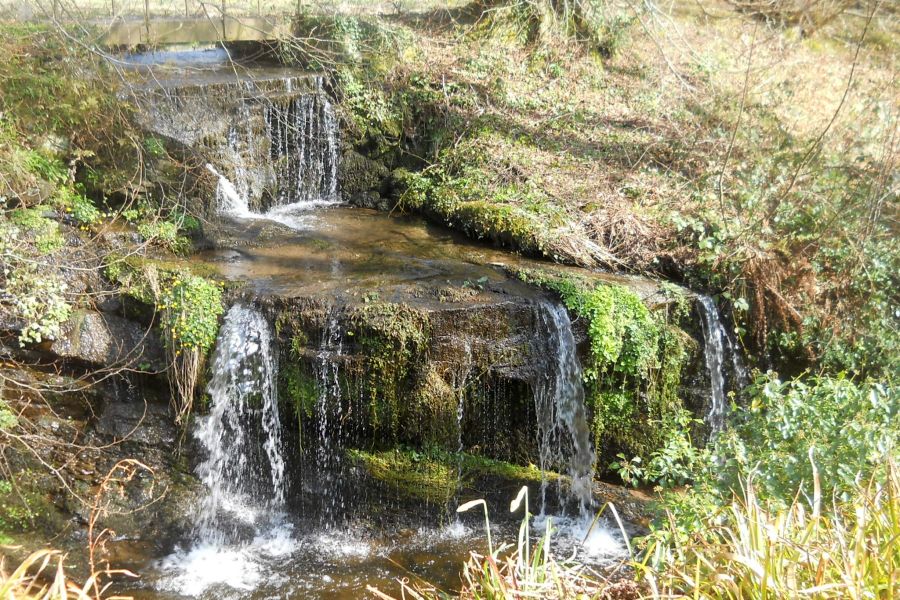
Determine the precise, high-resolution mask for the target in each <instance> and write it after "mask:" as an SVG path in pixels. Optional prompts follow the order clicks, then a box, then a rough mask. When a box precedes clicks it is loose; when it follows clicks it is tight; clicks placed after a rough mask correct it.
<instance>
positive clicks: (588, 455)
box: [534, 301, 624, 560]
mask: <svg viewBox="0 0 900 600" xmlns="http://www.w3.org/2000/svg"><path fill="white" fill-rule="evenodd" d="M535 310H536V320H537V323H538V327H537V331H538V333H539V334H540V336H541V339H542V341H543V344H542V345H541V348H540V350H541V351H542V352H544V361H545V362H544V368H543V370H542V372H541V374H540V375H539V378H538V381H537V382H536V385H535V391H534V400H535V413H536V416H537V430H538V453H539V461H540V467H541V472H542V478H541V479H542V481H541V513H540V515H539V516H538V517H536V518H535V521H534V527H535V528H536V529H537V530H538V531H543V530H544V527H545V526H546V522H547V519H550V520H552V522H553V527H554V529H555V530H556V533H555V534H554V538H555V540H556V543H557V544H560V545H561V547H568V548H572V549H575V550H576V551H578V552H582V553H584V554H586V555H588V556H591V557H593V558H594V559H598V560H600V559H602V557H611V556H617V555H621V552H622V551H623V548H624V546H623V543H622V540H621V539H620V537H619V535H618V534H617V533H616V532H615V531H614V530H613V529H612V528H611V527H609V526H608V525H607V524H606V523H605V522H600V521H598V520H595V519H594V518H593V515H592V513H591V509H592V507H593V474H594V463H595V461H596V457H595V455H594V451H593V449H592V448H591V431H590V426H589V424H588V420H587V411H586V409H585V404H584V384H583V382H582V370H581V363H580V362H579V361H578V354H577V351H576V345H575V336H574V334H573V333H572V322H571V321H570V319H569V314H568V312H567V311H566V309H565V307H564V306H562V305H559V304H551V303H549V302H546V301H543V302H539V303H538V304H537V305H536V308H535ZM553 468H565V469H566V470H567V474H568V476H569V496H570V497H571V498H574V499H575V501H576V502H577V504H578V514H577V515H576V516H574V517H568V516H565V515H564V514H563V515H549V514H547V512H546V510H547V478H546V476H545V475H543V474H544V473H546V471H547V470H549V469H553ZM558 491H559V495H560V498H559V503H560V505H561V508H563V509H564V507H565V504H566V499H565V498H564V497H563V494H562V488H561V487H560V488H558Z"/></svg>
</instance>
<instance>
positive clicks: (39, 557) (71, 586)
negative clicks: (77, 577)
mask: <svg viewBox="0 0 900 600" xmlns="http://www.w3.org/2000/svg"><path fill="white" fill-rule="evenodd" d="M4 562H5V561H3V560H0V598H2V599H3V600H67V599H72V600H117V599H120V600H121V599H124V598H125V597H123V596H111V595H108V594H106V587H105V586H101V585H99V583H98V581H99V578H100V577H99V576H100V575H102V576H107V575H113V574H124V575H129V576H133V574H131V573H129V572H128V571H104V572H103V573H99V574H95V575H92V576H91V577H89V578H88V579H87V581H86V582H85V583H84V584H83V585H78V584H77V583H75V582H74V581H72V580H71V579H70V578H69V576H68V574H67V573H66V568H65V564H64V562H65V555H64V554H61V553H59V552H57V551H55V550H38V551H37V552H33V553H31V554H29V555H28V556H27V557H26V558H25V559H24V560H23V561H22V562H21V563H19V565H18V566H17V567H16V568H15V569H13V570H12V571H11V572H10V571H7V569H6V565H5V564H4Z"/></svg>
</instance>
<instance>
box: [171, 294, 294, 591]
mask: <svg viewBox="0 0 900 600" xmlns="http://www.w3.org/2000/svg"><path fill="white" fill-rule="evenodd" d="M210 372H211V374H212V377H211V379H210V382H209V385H208V386H207V390H206V391H207V393H208V394H209V397H210V410H209V414H207V415H205V416H202V417H199V418H198V424H197V425H196V426H195V428H194V436H195V438H196V439H197V442H198V446H199V447H200V449H201V450H202V452H203V453H204V455H205V458H204V459H203V460H202V461H201V462H200V463H199V464H198V466H197V468H196V473H197V476H198V478H199V479H200V481H201V482H202V483H203V484H204V487H205V490H206V493H205V495H204V496H203V497H202V500H201V502H200V504H199V506H198V508H197V511H196V515H195V520H194V523H195V525H194V528H193V531H192V534H191V540H192V541H191V543H190V545H189V546H188V547H184V548H178V549H176V551H175V552H174V553H173V554H172V555H171V556H169V557H167V558H165V559H163V561H162V568H163V570H165V571H167V572H168V573H169V575H168V577H166V578H165V579H163V580H162V581H161V582H160V587H161V588H162V589H165V590H171V591H177V592H179V593H182V594H186V595H190V596H196V595H200V594H202V593H203V592H205V591H206V590H207V589H208V588H210V587H214V586H217V585H225V586H227V587H229V588H234V589H252V587H254V586H255V585H256V584H257V583H258V582H259V580H260V578H261V577H262V576H263V565H264V562H263V561H265V560H266V559H267V558H272V557H277V556H281V555H284V554H286V553H289V552H290V551H291V550H292V549H293V540H292V539H291V528H290V525H288V524H287V523H286V521H285V518H284V512H283V505H284V500H285V497H284V495H285V458H284V456H283V452H282V442H281V433H282V428H281V421H280V417H279V412H278V395H277V389H276V372H277V362H276V355H275V352H274V349H273V344H272V332H271V329H270V327H269V324H268V322H267V321H266V319H265V317H264V316H263V315H262V314H261V313H260V312H259V311H257V310H255V309H253V308H251V307H248V306H244V305H242V304H236V305H234V306H232V307H231V309H230V310H229V311H228V314H226V315H225V319H224V321H223V323H222V326H221V328H220V330H219V336H218V339H217V340H216V348H215V353H214V355H213V359H212V366H211V369H210Z"/></svg>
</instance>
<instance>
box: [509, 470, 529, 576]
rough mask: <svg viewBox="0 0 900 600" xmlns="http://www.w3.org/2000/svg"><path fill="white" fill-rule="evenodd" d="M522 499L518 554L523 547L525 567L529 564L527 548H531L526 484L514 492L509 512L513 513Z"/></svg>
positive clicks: (520, 553)
mask: <svg viewBox="0 0 900 600" xmlns="http://www.w3.org/2000/svg"><path fill="white" fill-rule="evenodd" d="M523 500H524V501H525V516H524V517H523V518H522V524H521V525H520V526H519V555H520V556H521V555H522V552H523V549H524V553H525V562H524V563H522V564H524V566H525V568H526V569H527V568H528V566H529V564H530V562H529V557H528V553H529V549H530V548H531V537H530V535H529V533H530V529H531V527H530V525H529V523H528V521H529V519H530V518H531V513H530V512H529V511H528V486H527V485H523V486H522V489H520V490H519V493H518V494H516V497H515V499H513V501H512V502H510V503H509V512H512V513H514V512H516V511H517V510H519V506H521V504H522V501H523Z"/></svg>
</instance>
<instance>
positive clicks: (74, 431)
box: [0, 367, 197, 567]
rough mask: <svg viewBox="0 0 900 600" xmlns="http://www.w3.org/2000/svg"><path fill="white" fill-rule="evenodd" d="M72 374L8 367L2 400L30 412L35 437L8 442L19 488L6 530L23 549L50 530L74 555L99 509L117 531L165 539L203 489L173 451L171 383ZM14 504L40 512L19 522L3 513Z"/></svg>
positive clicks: (29, 431) (79, 553) (26, 425)
mask: <svg viewBox="0 0 900 600" xmlns="http://www.w3.org/2000/svg"><path fill="white" fill-rule="evenodd" d="M74 375H75V376H67V375H57V374H50V373H45V372H42V371H39V370H36V369H34V368H29V367H21V368H3V371H2V379H3V381H4V389H3V398H4V401H5V402H6V403H7V405H8V406H9V407H10V409H11V410H13V411H15V412H16V413H17V414H20V415H22V416H23V417H25V418H22V419H20V420H19V428H20V429H21V431H20V433H23V434H25V436H24V438H23V439H25V440H28V442H27V443H28V448H26V447H24V446H23V445H21V444H12V445H10V446H9V447H7V448H6V451H5V458H6V459H7V460H8V461H9V463H8V464H9V465H10V467H11V468H13V469H14V470H15V473H16V474H17V476H16V485H17V486H18V487H19V490H18V492H16V493H14V496H11V497H10V498H4V499H3V503H2V508H0V514H2V516H3V517H4V521H3V522H4V527H3V528H4V531H3V533H4V534H8V535H11V536H13V538H14V539H17V540H21V542H22V543H23V544H25V545H26V549H25V550H26V552H27V551H30V550H33V549H34V547H35V546H36V545H39V544H40V543H42V542H43V540H44V539H45V538H46V539H51V538H52V540H53V542H52V544H53V546H54V547H57V548H62V549H64V550H71V551H72V554H71V559H72V560H74V561H76V562H77V561H78V560H81V559H83V558H84V557H85V553H84V547H85V543H86V528H87V525H88V523H89V521H90V519H91V518H92V515H93V516H94V517H95V518H96V519H97V524H98V526H99V527H101V528H109V529H111V530H113V531H114V532H115V535H114V536H113V537H116V538H118V539H139V538H141V539H146V540H152V541H153V543H155V544H158V545H160V546H162V545H164V544H165V543H166V542H167V541H168V540H170V539H172V537H173V535H174V534H175V533H176V532H177V531H179V530H180V529H181V528H182V527H183V523H182V521H181V520H182V519H183V518H184V515H186V514H188V511H187V510H186V509H187V507H188V506H190V504H191V502H192V500H193V498H194V497H195V494H196V492H197V488H196V483H195V481H194V480H193V478H192V477H190V476H189V475H188V474H186V473H185V472H184V469H183V466H182V465H181V464H180V462H179V460H178V459H177V456H176V455H175V453H174V452H173V451H172V450H173V448H175V447H176V446H177V443H178V439H179V432H178V430H177V428H176V427H175V426H174V424H173V422H172V419H171V417H170V415H169V410H168V402H167V398H166V393H167V390H166V389H164V388H160V387H159V384H158V382H153V381H151V380H149V379H147V378H136V379H133V380H130V379H127V378H124V377H121V376H114V377H112V378H109V379H105V380H102V381H96V382H93V381H91V380H90V379H84V378H83V377H82V376H79V375H78V374H74ZM82 375H83V374H82ZM135 461H139V462H135ZM47 465H50V466H52V467H53V468H54V473H53V474H51V473H49V472H48V470H47ZM19 493H21V496H19V495H18V494H19ZM20 505H21V506H20ZM11 509H12V511H13V512H10V513H9V514H10V515H20V514H23V511H25V512H26V513H27V512H30V513H31V514H33V515H34V517H33V518H32V519H19V520H17V521H16V522H14V523H13V522H11V521H10V520H9V519H7V518H6V517H7V516H9V515H7V514H6V511H9V510H11ZM10 527H11V529H10ZM76 566H78V567H83V566H84V565H81V564H78V565H76Z"/></svg>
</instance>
